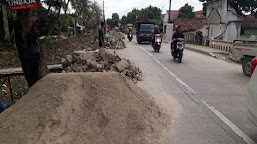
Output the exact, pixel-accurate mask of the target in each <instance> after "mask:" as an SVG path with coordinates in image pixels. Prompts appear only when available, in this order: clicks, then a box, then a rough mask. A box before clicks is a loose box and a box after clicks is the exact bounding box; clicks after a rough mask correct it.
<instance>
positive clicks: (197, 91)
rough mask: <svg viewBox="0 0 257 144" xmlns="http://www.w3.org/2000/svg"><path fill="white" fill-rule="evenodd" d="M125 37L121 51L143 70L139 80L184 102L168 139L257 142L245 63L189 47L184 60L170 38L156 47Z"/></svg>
mask: <svg viewBox="0 0 257 144" xmlns="http://www.w3.org/2000/svg"><path fill="white" fill-rule="evenodd" d="M125 41H126V43H127V47H128V48H127V49H125V50H120V51H119V53H120V54H121V55H122V56H123V57H125V58H129V59H130V60H131V61H133V62H135V63H136V65H137V66H139V67H140V68H141V70H142V71H143V73H144V81H143V82H140V83H139V85H140V86H141V87H143V88H144V89H146V90H147V91H148V92H150V93H151V94H152V95H155V96H160V97H162V98H163V99H168V98H173V99H175V100H176V101H177V103H178V104H179V107H180V108H179V109H180V110H179V112H178V116H177V118H176V120H175V122H174V124H173V127H172V136H171V137H169V138H168V139H167V140H166V143H167V144H207V143H208V144H236V143H238V144H244V143H248V144H250V143H255V142H257V127H256V126H255V125H254V124H253V123H252V122H251V121H250V120H249V119H248V117H247V109H246V96H247V83H248V81H249V78H248V77H246V76H244V75H243V73H242V70H241V65H239V64H233V63H228V62H225V61H222V60H218V59H215V58H212V57H209V56H206V55H203V54H199V53H196V52H192V51H188V50H185V51H184V58H183V61H182V63H181V64H179V63H177V62H176V61H174V60H173V59H172V57H171V55H170V48H169V44H167V43H163V44H162V48H161V50H160V53H156V52H154V51H153V49H152V47H151V45H150V44H141V45H139V44H137V43H136V41H135V37H134V40H133V41H132V42H128V40H127V39H126V40H125ZM171 104H172V103H171Z"/></svg>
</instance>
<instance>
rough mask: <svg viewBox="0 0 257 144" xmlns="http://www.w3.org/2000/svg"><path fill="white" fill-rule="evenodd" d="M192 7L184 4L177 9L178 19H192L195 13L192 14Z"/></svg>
mask: <svg viewBox="0 0 257 144" xmlns="http://www.w3.org/2000/svg"><path fill="white" fill-rule="evenodd" d="M193 10H194V7H192V6H191V5H189V4H188V3H186V4H185V5H184V6H183V7H181V8H180V9H179V15H178V18H194V17H195V13H194V12H193Z"/></svg>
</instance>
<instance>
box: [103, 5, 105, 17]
mask: <svg viewBox="0 0 257 144" xmlns="http://www.w3.org/2000/svg"><path fill="white" fill-rule="evenodd" d="M103 19H104V22H105V13H104V0H103Z"/></svg>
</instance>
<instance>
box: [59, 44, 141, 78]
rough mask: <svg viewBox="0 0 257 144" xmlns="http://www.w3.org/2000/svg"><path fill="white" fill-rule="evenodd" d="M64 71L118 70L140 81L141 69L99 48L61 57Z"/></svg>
mask: <svg viewBox="0 0 257 144" xmlns="http://www.w3.org/2000/svg"><path fill="white" fill-rule="evenodd" d="M62 64H63V68H64V73H70V72H119V73H121V74H123V75H125V76H127V77H128V78H129V79H131V80H132V81H133V82H135V83H136V82H137V81H142V80H143V79H142V71H141V70H140V69H139V67H137V66H136V65H135V63H133V62H131V61H130V60H127V59H121V58H120V56H118V55H116V54H115V53H114V52H108V51H106V50H105V49H103V48H102V49H100V50H99V52H98V53H92V52H89V51H75V52H74V53H73V54H72V55H66V57H65V58H63V59H62Z"/></svg>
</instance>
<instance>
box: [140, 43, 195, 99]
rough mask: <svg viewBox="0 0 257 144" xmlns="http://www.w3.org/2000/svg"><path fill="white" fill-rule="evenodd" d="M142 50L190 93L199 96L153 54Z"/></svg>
mask: <svg viewBox="0 0 257 144" xmlns="http://www.w3.org/2000/svg"><path fill="white" fill-rule="evenodd" d="M140 48H141V49H142V50H143V51H144V52H146V53H147V54H148V55H149V56H150V57H152V58H153V59H154V60H155V61H156V62H157V63H159V64H160V65H161V66H162V68H163V69H164V70H166V71H167V72H168V73H169V74H170V75H171V76H172V77H174V78H175V80H176V81H177V82H178V83H180V84H181V85H182V86H183V87H185V88H186V89H187V90H188V91H190V92H191V93H193V94H197V93H196V91H195V90H193V89H192V88H191V87H190V86H188V85H187V84H186V83H184V82H183V81H182V80H181V79H179V78H178V77H177V76H176V75H175V74H174V73H172V72H171V71H170V70H169V69H168V68H167V67H166V66H164V65H163V64H162V63H161V62H160V61H159V60H157V59H156V58H155V57H154V56H153V55H152V54H151V53H149V52H148V51H147V50H146V49H144V48H143V47H141V46H140Z"/></svg>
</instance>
